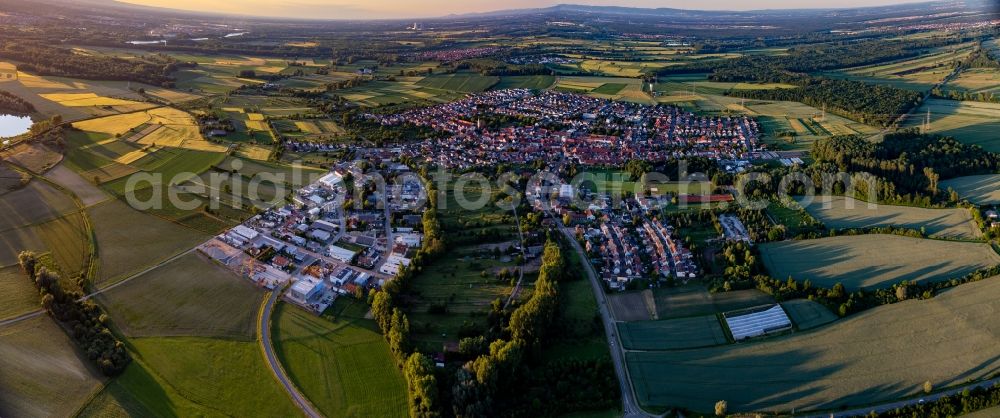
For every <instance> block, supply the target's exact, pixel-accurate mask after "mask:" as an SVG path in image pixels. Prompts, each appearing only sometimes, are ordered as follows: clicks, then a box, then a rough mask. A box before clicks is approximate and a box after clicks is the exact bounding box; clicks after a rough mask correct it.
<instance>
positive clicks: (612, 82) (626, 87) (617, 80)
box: [552, 76, 654, 104]
mask: <svg viewBox="0 0 1000 418" xmlns="http://www.w3.org/2000/svg"><path fill="white" fill-rule="evenodd" d="M552 89H554V90H557V91H563V92H568V93H580V94H588V95H591V96H594V97H600V98H603V99H615V100H625V101H630V102H636V103H645V104H653V103H654V102H653V99H652V97H651V96H650V95H649V93H647V92H644V91H643V83H642V80H640V79H637V78H624V77H593V76H559V77H556V84H555V85H554V86H552Z"/></svg>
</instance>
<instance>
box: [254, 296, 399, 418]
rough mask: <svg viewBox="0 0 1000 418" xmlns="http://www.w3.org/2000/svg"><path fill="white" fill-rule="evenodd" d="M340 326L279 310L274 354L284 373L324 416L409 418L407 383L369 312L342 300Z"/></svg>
mask: <svg viewBox="0 0 1000 418" xmlns="http://www.w3.org/2000/svg"><path fill="white" fill-rule="evenodd" d="M345 303H346V304H350V305H351V306H348V307H346V308H344V309H343V310H339V311H337V312H336V313H335V314H334V315H336V317H337V320H336V321H330V320H328V319H326V318H318V317H316V316H314V315H312V314H310V313H307V312H305V311H303V310H301V309H299V308H297V307H295V306H292V305H288V304H281V305H279V306H278V309H277V311H276V312H275V314H274V318H273V319H272V320H273V325H272V327H273V331H272V333H273V335H274V345H275V347H274V348H275V352H276V353H277V354H278V358H279V359H280V360H281V363H282V365H283V366H284V367H285V370H287V371H288V374H289V376H290V377H291V379H292V380H293V381H294V382H295V385H296V386H297V387H298V388H300V390H302V392H303V394H304V395H305V396H306V397H307V398H309V400H310V401H311V402H313V404H314V405H316V407H317V408H319V410H320V411H321V412H323V413H324V414H325V415H327V416H330V417H335V416H370V417H405V416H407V403H406V382H405V381H404V380H403V376H402V373H400V371H399V370H398V369H397V368H396V366H395V362H394V361H393V359H392V354H391V352H390V351H389V346H388V344H387V343H386V342H385V339H384V338H382V335H381V334H380V333H379V332H378V331H377V330H376V326H375V324H374V322H373V321H372V320H370V319H364V318H363V317H364V315H365V313H366V312H367V310H368V309H367V306H365V305H364V304H363V303H360V302H356V301H353V300H348V299H347V298H342V299H341V300H338V301H337V303H336V304H335V305H334V310H337V309H339V308H340V307H341V306H343V305H344V304H345Z"/></svg>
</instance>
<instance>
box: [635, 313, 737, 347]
mask: <svg viewBox="0 0 1000 418" xmlns="http://www.w3.org/2000/svg"><path fill="white" fill-rule="evenodd" d="M618 333H619V334H620V335H621V339H622V346H623V347H624V348H625V349H628V350H643V351H659V350H681V349H690V348H699V347H710V346H714V345H722V344H728V343H729V340H728V339H727V338H726V332H725V331H724V330H723V329H722V325H721V324H720V323H719V318H718V317H716V316H715V315H706V316H693V317H688V318H677V319H666V320H661V321H636V322H620V323H618Z"/></svg>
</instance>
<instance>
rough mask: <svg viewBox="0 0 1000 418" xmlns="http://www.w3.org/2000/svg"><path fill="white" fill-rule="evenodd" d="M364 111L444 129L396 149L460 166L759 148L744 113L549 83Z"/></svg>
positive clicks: (748, 153)
mask: <svg viewBox="0 0 1000 418" xmlns="http://www.w3.org/2000/svg"><path fill="white" fill-rule="evenodd" d="M366 116H367V117H368V118H369V119H371V120H373V121H376V122H378V123H380V124H382V125H383V126H398V125H404V124H411V125H416V126H426V127H430V128H432V129H434V130H437V131H441V132H445V133H447V134H448V135H449V136H448V137H446V138H443V139H428V140H426V141H421V142H419V143H413V144H408V145H403V146H400V147H398V148H396V149H395V151H396V152H398V153H400V154H401V155H404V156H407V157H410V158H413V159H415V160H418V161H424V162H427V163H431V164H435V165H438V166H441V167H445V168H451V169H458V170H464V169H469V168H474V167H482V166H493V165H497V164H500V163H506V164H528V163H532V162H534V161H565V162H574V163H577V164H581V165H592V166H593V165H618V166H620V165H624V164H625V163H626V162H628V161H630V160H633V159H642V160H645V161H650V162H654V163H655V162H660V161H666V160H668V159H678V158H686V157H708V158H713V159H718V160H722V159H731V160H738V161H745V160H747V159H750V158H751V157H753V156H754V155H757V154H758V153H760V152H761V146H760V143H759V141H758V136H759V128H758V125H757V121H756V120H754V119H753V118H750V117H747V116H742V115H741V116H698V115H695V114H693V113H691V112H687V111H684V110H682V109H680V108H678V107H673V106H662V105H658V106H647V105H641V104H635V103H628V102H621V101H611V100H605V99H599V98H594V97H589V96H583V95H579V94H572V93H561V92H554V91H545V92H541V93H535V92H533V91H532V90H529V89H506V90H496V91H489V92H485V93H478V94H473V95H470V96H468V97H467V98H465V99H462V100H459V101H455V102H452V103H447V104H441V105H437V106H432V107H426V108H418V109H412V110H408V111H405V112H402V113H397V114H391V115H375V114H369V115H366ZM497 121H500V122H497ZM370 151H374V150H370Z"/></svg>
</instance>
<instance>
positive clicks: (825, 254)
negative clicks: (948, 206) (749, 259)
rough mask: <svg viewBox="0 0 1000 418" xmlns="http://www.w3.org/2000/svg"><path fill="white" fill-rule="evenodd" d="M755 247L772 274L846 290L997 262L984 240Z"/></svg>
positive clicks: (878, 237)
mask: <svg viewBox="0 0 1000 418" xmlns="http://www.w3.org/2000/svg"><path fill="white" fill-rule="evenodd" d="M760 250H761V257H762V260H763V262H764V265H765V266H766V267H767V270H768V271H769V272H770V273H771V277H777V278H781V279H784V278H787V277H792V278H794V279H796V280H799V281H804V280H810V281H812V283H813V284H814V285H817V286H821V287H827V288H829V287H833V286H834V285H835V284H836V283H842V284H843V285H844V287H846V288H847V289H848V290H855V289H859V288H884V287H889V286H892V285H894V284H896V283H899V282H901V281H903V280H907V281H910V282H923V281H936V280H945V279H951V278H955V277H960V276H963V275H965V274H968V273H971V272H973V271H975V270H978V269H982V268H987V267H992V266H994V265H997V264H1000V256H998V255H997V253H996V252H994V251H993V249H992V248H991V247H990V246H989V245H988V244H984V243H974V242H957V241H942V240H934V239H920V238H911V237H904V236H899V235H885V234H873V235H858V236H838V237H829V238H820V239H810V240H802V241H783V242H774V243H767V244H762V245H760Z"/></svg>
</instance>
